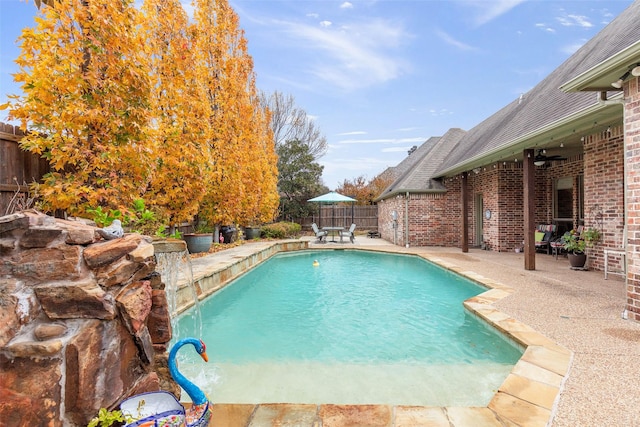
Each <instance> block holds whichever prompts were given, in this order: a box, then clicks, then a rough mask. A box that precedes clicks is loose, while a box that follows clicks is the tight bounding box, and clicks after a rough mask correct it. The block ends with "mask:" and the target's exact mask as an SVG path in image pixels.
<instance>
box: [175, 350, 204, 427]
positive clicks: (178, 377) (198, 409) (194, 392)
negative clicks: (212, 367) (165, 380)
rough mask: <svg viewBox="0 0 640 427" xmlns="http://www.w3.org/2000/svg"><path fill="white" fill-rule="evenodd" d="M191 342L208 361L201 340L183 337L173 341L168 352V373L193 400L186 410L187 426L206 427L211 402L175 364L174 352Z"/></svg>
mask: <svg viewBox="0 0 640 427" xmlns="http://www.w3.org/2000/svg"><path fill="white" fill-rule="evenodd" d="M187 344H191V345H193V346H194V347H195V348H196V351H197V352H198V354H199V355H200V357H202V359H203V360H204V361H205V362H208V361H209V358H208V357H207V347H206V346H205V345H204V342H202V340H198V339H195V338H184V339H181V340H180V341H178V342H177V343H175V345H174V346H173V347H172V348H171V351H170V352H169V373H170V374H171V376H172V377H173V379H174V381H175V382H177V383H178V385H180V387H182V389H183V390H184V391H186V392H187V394H188V395H189V397H190V398H191V402H193V404H192V406H191V407H190V408H189V409H188V410H187V411H186V417H187V427H207V426H208V425H209V420H210V419H211V402H209V399H208V398H207V396H206V395H205V394H204V392H203V391H202V390H200V388H199V387H198V386H197V385H195V384H194V383H192V382H191V381H189V380H188V379H187V378H186V377H185V376H184V375H182V374H181V373H180V371H178V366H177V364H176V354H177V353H178V350H180V348H182V347H183V346H185V345H187Z"/></svg>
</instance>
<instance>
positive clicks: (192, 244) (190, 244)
mask: <svg viewBox="0 0 640 427" xmlns="http://www.w3.org/2000/svg"><path fill="white" fill-rule="evenodd" d="M182 238H183V239H184V241H185V242H186V243H187V249H188V250H189V253H190V254H197V253H200V252H209V248H211V244H212V243H213V233H206V234H185V235H183V236H182Z"/></svg>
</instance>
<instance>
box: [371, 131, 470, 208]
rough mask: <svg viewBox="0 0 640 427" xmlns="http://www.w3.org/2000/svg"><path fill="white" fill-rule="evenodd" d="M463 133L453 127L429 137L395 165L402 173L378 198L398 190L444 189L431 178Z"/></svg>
mask: <svg viewBox="0 0 640 427" xmlns="http://www.w3.org/2000/svg"><path fill="white" fill-rule="evenodd" d="M464 134H465V131H464V130H462V129H458V128H455V129H449V130H448V131H447V132H446V133H445V134H444V135H443V136H441V137H432V138H429V139H428V140H427V141H426V142H425V143H424V144H422V145H421V146H420V147H418V149H417V150H416V151H415V152H414V153H413V154H411V155H410V156H408V157H407V158H406V159H405V160H403V161H402V162H401V163H400V164H399V165H398V166H397V168H398V171H402V174H398V175H397V179H396V180H395V181H394V182H393V183H392V184H391V185H390V186H389V187H388V188H386V189H385V190H384V191H383V192H382V194H381V195H380V197H379V198H381V199H383V198H385V197H389V196H391V195H393V194H395V193H397V192H399V191H402V192H405V191H409V192H412V193H426V192H439V191H444V190H445V187H444V186H443V185H442V184H441V183H440V182H438V181H436V180H434V179H432V178H433V176H434V172H435V171H436V169H437V168H438V166H439V165H440V164H442V162H443V161H444V159H445V158H446V157H447V156H448V155H449V153H450V152H451V150H452V149H453V148H454V147H455V146H456V144H457V143H458V141H460V138H462V136H463V135H464Z"/></svg>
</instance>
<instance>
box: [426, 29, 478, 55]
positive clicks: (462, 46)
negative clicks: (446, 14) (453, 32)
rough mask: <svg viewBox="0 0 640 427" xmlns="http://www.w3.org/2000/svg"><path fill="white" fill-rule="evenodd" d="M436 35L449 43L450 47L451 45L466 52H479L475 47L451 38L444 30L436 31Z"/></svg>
mask: <svg viewBox="0 0 640 427" xmlns="http://www.w3.org/2000/svg"><path fill="white" fill-rule="evenodd" d="M436 35H437V36H438V37H439V38H440V39H441V40H442V41H444V42H445V43H447V44H448V45H451V46H453V47H455V48H457V49H459V50H466V51H475V50H477V49H476V48H475V47H473V46H471V45H468V44H466V43H463V42H461V41H458V40H456V39H454V38H453V37H451V36H450V35H449V34H447V33H445V32H444V31H442V30H436Z"/></svg>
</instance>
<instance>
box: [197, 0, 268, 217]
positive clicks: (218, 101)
mask: <svg viewBox="0 0 640 427" xmlns="http://www.w3.org/2000/svg"><path fill="white" fill-rule="evenodd" d="M194 21H195V23H194V30H193V31H192V34H193V35H194V38H193V46H194V48H195V49H196V50H197V51H198V52H199V56H198V58H197V60H196V61H197V67H198V68H199V71H198V73H197V74H198V76H199V78H200V79H201V81H202V84H203V85H204V86H205V87H206V90H207V97H206V100H207V102H208V103H209V107H210V110H209V117H208V118H209V120H208V123H209V128H208V141H209V144H210V150H211V161H210V167H211V174H210V175H209V177H210V181H209V183H208V191H207V193H206V195H205V199H204V201H203V203H202V206H201V211H200V212H201V214H202V216H203V217H204V218H205V219H206V220H207V221H208V222H209V223H212V224H233V223H236V222H239V223H247V224H248V223H249V222H251V221H252V218H254V217H256V212H260V211H262V213H261V215H260V216H259V218H261V220H264V219H265V218H268V217H269V216H270V217H273V215H274V213H275V209H276V207H277V203H274V201H275V200H277V189H276V179H277V172H276V170H275V169H274V165H275V164H276V162H275V148H274V144H273V137H272V136H271V134H270V132H268V116H266V111H265V110H264V109H263V108H261V107H260V104H259V102H258V97H257V94H256V90H255V78H254V74H253V60H252V59H251V57H250V56H249V54H248V53H247V42H246V39H245V37H244V33H243V32H242V30H241V29H240V27H239V20H238V16H237V14H236V13H235V12H234V10H233V9H232V8H231V7H230V6H229V4H228V2H227V1H226V0H196V1H195V12H194Z"/></svg>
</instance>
